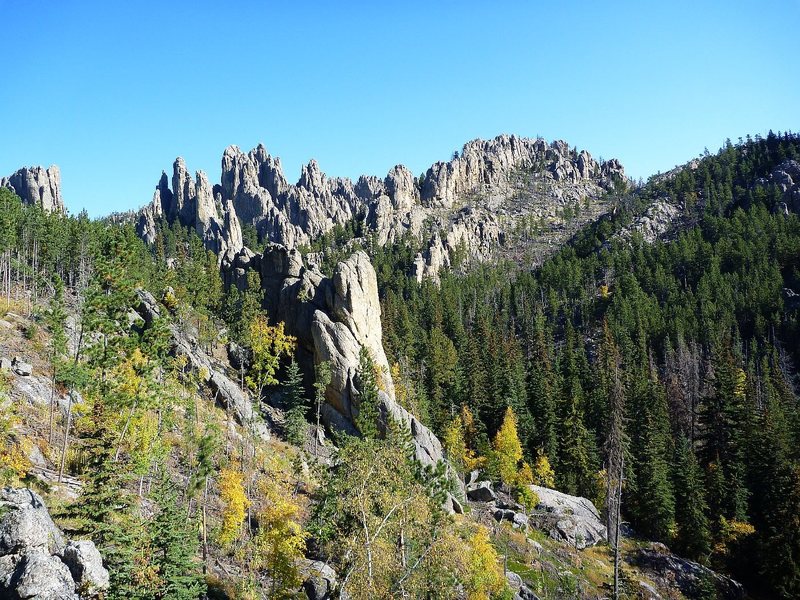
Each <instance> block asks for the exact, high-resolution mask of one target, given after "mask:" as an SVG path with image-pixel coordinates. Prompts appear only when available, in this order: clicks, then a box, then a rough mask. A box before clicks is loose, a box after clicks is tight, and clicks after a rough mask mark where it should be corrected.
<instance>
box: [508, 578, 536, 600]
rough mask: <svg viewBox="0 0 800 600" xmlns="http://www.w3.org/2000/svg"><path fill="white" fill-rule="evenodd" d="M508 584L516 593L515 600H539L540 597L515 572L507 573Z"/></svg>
mask: <svg viewBox="0 0 800 600" xmlns="http://www.w3.org/2000/svg"><path fill="white" fill-rule="evenodd" d="M506 582H507V583H508V587H509V588H511V591H512V592H514V600H539V597H538V596H537V595H536V594H534V593H533V591H532V590H531V589H530V588H529V587H528V586H527V585H525V582H524V581H522V577H520V576H519V575H517V574H516V573H514V572H513V571H507V572H506Z"/></svg>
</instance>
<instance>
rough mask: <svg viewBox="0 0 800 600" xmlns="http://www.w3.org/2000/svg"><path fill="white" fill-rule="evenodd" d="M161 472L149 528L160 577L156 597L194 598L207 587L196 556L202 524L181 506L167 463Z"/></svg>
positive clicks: (155, 565) (155, 562)
mask: <svg viewBox="0 0 800 600" xmlns="http://www.w3.org/2000/svg"><path fill="white" fill-rule="evenodd" d="M159 472H160V475H159V478H158V481H157V484H156V486H155V488H154V491H153V495H152V500H153V502H154V504H155V505H156V507H157V509H158V511H157V512H156V514H155V516H154V517H153V520H152V522H151V524H150V525H149V527H148V529H149V530H150V539H151V540H152V542H151V544H152V547H153V555H152V558H151V564H152V565H153V566H154V567H155V569H156V571H157V573H158V577H159V585H158V591H157V593H156V594H157V595H156V597H157V598H163V599H170V600H172V599H174V600H194V599H196V598H199V597H200V596H201V595H202V594H204V593H205V588H206V585H205V580H204V579H203V576H202V573H201V571H200V564H199V563H198V562H197V560H196V558H195V557H196V556H197V551H198V547H199V543H198V535H197V533H198V523H197V522H196V521H195V520H194V519H192V518H187V514H186V510H185V509H184V508H183V507H181V506H180V505H179V503H178V494H177V491H176V488H175V485H174V484H173V483H172V481H171V480H170V478H169V474H168V473H167V470H166V468H165V467H164V466H163V465H161V467H160V469H159Z"/></svg>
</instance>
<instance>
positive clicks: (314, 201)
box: [138, 135, 625, 279]
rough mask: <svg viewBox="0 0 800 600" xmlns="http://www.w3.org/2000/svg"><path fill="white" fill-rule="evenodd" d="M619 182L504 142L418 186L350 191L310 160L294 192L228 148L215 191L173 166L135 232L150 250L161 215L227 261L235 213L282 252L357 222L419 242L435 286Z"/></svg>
mask: <svg viewBox="0 0 800 600" xmlns="http://www.w3.org/2000/svg"><path fill="white" fill-rule="evenodd" d="M624 177H625V174H624V170H623V168H622V166H621V165H620V164H619V162H618V161H616V160H610V161H606V162H598V161H596V160H595V159H593V158H592V156H591V155H590V154H589V153H588V152H586V151H580V152H578V151H577V150H574V149H570V147H569V146H568V145H567V144H566V143H565V142H562V141H556V142H553V143H552V144H548V143H547V142H545V141H544V140H541V139H536V140H532V139H527V138H520V137H516V136H508V135H502V136H498V137H497V138H494V139H492V140H488V141H485V140H474V141H472V142H469V143H467V144H466V145H465V146H464V148H463V149H462V151H461V153H460V155H457V156H455V157H454V158H453V159H452V160H451V161H449V162H438V163H436V164H434V165H433V166H432V167H431V168H430V169H428V171H427V173H426V174H425V175H424V176H423V177H421V178H419V179H417V178H415V177H414V175H413V173H411V171H409V170H408V169H407V168H406V167H404V166H402V165H397V166H395V167H393V168H392V169H391V170H390V171H389V173H387V175H386V177H385V178H383V179H380V178H378V177H374V176H361V177H360V178H359V179H358V180H357V182H356V183H355V184H353V183H352V181H350V180H349V179H344V178H330V177H328V176H326V175H325V173H324V172H322V170H321V169H320V167H319V165H318V164H317V162H316V161H314V160H312V161H310V162H309V163H308V164H307V165H304V166H303V167H302V169H301V172H300V177H299V179H298V181H297V183H296V184H294V185H293V184H290V183H288V181H287V179H286V177H285V175H284V173H283V170H282V167H281V163H280V160H279V159H278V158H274V157H272V156H270V155H269V154H268V153H267V150H266V148H264V146H263V145H259V146H257V147H256V148H254V149H253V150H251V151H250V152H248V153H245V152H243V151H241V150H240V149H239V148H238V147H236V146H229V147H228V148H226V149H225V152H224V154H223V157H222V176H221V180H220V181H221V183H220V185H217V186H213V188H212V187H211V186H210V185H209V183H208V180H207V178H206V177H205V175H204V174H202V172H198V174H197V177H196V180H194V181H193V180H192V178H191V177H190V176H189V174H188V171H187V169H186V165H185V163H184V162H183V160H182V159H180V158H179V159H178V160H176V161H175V164H174V165H173V176H172V189H171V190H170V189H169V186H168V181H167V178H166V175H162V177H161V180H160V181H159V184H158V186H157V188H156V192H155V195H154V198H153V201H152V202H151V204H150V205H149V206H148V207H145V208H144V209H142V211H140V216H139V220H138V231H139V235H141V236H142V237H143V238H144V239H145V240H147V241H148V242H150V243H152V242H153V241H154V239H155V236H154V233H153V232H154V231H155V227H156V223H157V221H158V219H159V218H160V217H161V216H162V215H163V216H164V217H165V218H166V219H167V221H169V222H172V221H175V220H177V221H179V222H180V223H181V224H182V225H183V226H185V227H193V228H195V229H196V230H197V232H198V233H199V234H200V235H201V236H202V237H203V239H204V242H205V244H206V247H207V248H210V249H212V250H214V251H215V252H219V253H225V252H227V253H228V254H229V256H228V260H229V261H231V260H232V258H233V255H234V254H236V253H237V252H238V251H239V249H240V247H241V242H240V239H241V235H240V233H241V232H238V233H237V232H231V231H230V229H231V227H232V226H233V225H234V222H235V219H234V218H233V217H234V216H238V218H239V219H240V220H241V221H242V223H246V224H252V225H254V226H255V227H256V229H257V230H258V232H259V235H260V236H261V237H262V239H266V240H267V241H269V242H273V243H277V244H280V245H282V246H285V247H287V248H299V247H302V246H306V245H309V244H311V243H312V242H313V241H314V240H316V239H317V238H319V237H320V236H321V235H322V234H324V233H326V232H329V231H330V230H331V229H333V228H334V227H335V226H337V225H339V226H345V225H348V224H351V223H353V222H356V221H357V222H358V223H360V226H361V227H362V228H363V230H364V233H369V234H371V235H372V236H374V239H375V241H377V243H378V244H387V243H395V242H398V241H400V240H403V239H406V236H410V237H411V238H412V239H414V240H416V241H415V243H416V244H420V245H421V246H422V248H423V251H422V252H420V255H419V256H418V260H417V262H416V265H415V274H416V276H417V277H418V278H419V279H422V278H434V279H435V278H436V277H437V276H438V273H439V271H440V270H441V269H442V268H449V267H451V266H452V258H453V256H455V255H456V254H458V255H459V256H461V258H463V259H467V260H472V261H474V260H479V261H480V260H487V259H489V258H491V257H493V256H495V255H496V254H497V253H498V252H501V251H503V250H504V249H505V248H506V247H507V246H509V244H510V243H511V242H512V241H514V235H512V233H513V232H516V231H518V230H519V229H520V223H521V222H522V220H524V219H529V218H530V217H531V216H532V215H533V216H535V217H536V218H537V219H545V220H548V219H549V220H552V221H558V220H560V219H562V217H563V215H562V211H563V210H564V208H565V207H567V208H570V207H572V206H573V205H574V204H575V203H580V202H585V201H587V200H588V201H596V200H598V199H599V198H600V196H601V195H602V193H603V192H604V190H606V189H610V188H611V187H612V186H613V185H614V183H615V182H616V181H618V180H620V179H624ZM212 196H213V199H212ZM223 207H224V208H223ZM223 210H224V211H225V215H224V216H223V217H220V215H221V214H222V212H223ZM228 215H230V218H228ZM498 215H502V218H499V216H498ZM565 235H566V234H565Z"/></svg>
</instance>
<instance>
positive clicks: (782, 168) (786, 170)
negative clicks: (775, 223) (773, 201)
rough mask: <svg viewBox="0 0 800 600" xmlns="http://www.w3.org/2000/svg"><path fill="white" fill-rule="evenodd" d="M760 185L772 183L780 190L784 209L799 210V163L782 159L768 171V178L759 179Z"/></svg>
mask: <svg viewBox="0 0 800 600" xmlns="http://www.w3.org/2000/svg"><path fill="white" fill-rule="evenodd" d="M758 183H760V184H761V185H770V184H771V185H774V186H776V187H777V188H778V190H780V193H781V196H782V201H783V204H784V208H785V211H786V212H788V211H792V212H795V213H797V212H800V163H799V162H797V161H796V160H784V161H783V162H782V163H781V164H779V165H778V166H777V167H775V168H774V169H773V170H772V173H770V176H769V179H767V180H760V181H759V182H758Z"/></svg>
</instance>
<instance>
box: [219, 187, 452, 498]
mask: <svg viewBox="0 0 800 600" xmlns="http://www.w3.org/2000/svg"><path fill="white" fill-rule="evenodd" d="M309 185H315V184H309ZM222 267H223V272H224V273H225V278H226V280H228V281H230V282H231V283H232V284H234V285H236V284H238V285H242V280H243V279H245V278H246V273H247V270H249V269H255V270H258V272H259V275H260V279H261V287H262V289H263V290H264V292H265V294H264V297H265V300H264V308H265V309H266V311H267V314H268V315H270V317H271V318H272V319H274V320H275V321H282V322H283V323H284V325H285V327H286V331H287V332H288V333H289V334H291V335H293V336H295V337H296V338H297V344H298V348H297V357H298V359H299V363H300V366H301V368H303V370H304V371H305V373H306V376H307V378H306V381H307V383H309V382H310V381H311V379H312V378H313V372H314V367H315V366H316V365H318V364H320V363H321V362H328V363H329V364H330V365H331V382H330V384H329V385H328V387H327V388H326V390H325V400H326V403H325V405H324V406H323V407H322V411H321V414H322V417H323V420H324V421H325V423H326V425H328V426H329V427H331V428H333V429H337V430H344V431H347V432H348V433H351V434H355V433H356V431H355V429H354V427H353V423H354V422H355V419H356V417H357V416H358V413H359V406H360V398H359V393H358V390H357V387H356V383H355V382H356V378H357V373H358V371H359V362H360V352H361V349H362V348H366V349H367V351H368V353H369V355H370V357H371V358H372V361H373V363H374V365H375V367H376V370H377V372H378V386H379V394H378V397H379V406H378V409H379V411H380V415H381V423H382V424H383V425H384V426H385V424H386V423H388V421H389V419H392V420H394V421H396V422H398V423H402V424H403V425H405V426H406V427H407V428H408V430H409V432H410V433H411V436H412V439H413V442H414V447H415V456H416V458H417V460H418V461H419V462H420V463H421V464H422V465H424V466H430V467H434V466H436V465H437V464H438V463H440V462H442V461H443V460H444V453H443V451H442V445H441V443H440V442H439V440H438V439H437V438H436V436H435V435H434V434H433V432H432V431H431V430H430V429H428V428H427V427H425V426H424V425H423V424H422V423H420V422H419V420H418V419H417V418H416V417H414V415H412V414H411V413H409V412H408V411H406V410H405V409H404V408H403V407H401V406H400V405H399V404H397V402H395V399H394V384H393V382H392V378H391V374H390V371H389V362H388V360H387V358H386V354H385V352H384V350H383V334H382V327H381V307H380V301H379V298H378V284H377V277H376V275H375V270H374V268H373V267H372V264H371V263H370V260H369V257H368V256H367V255H366V253H364V252H361V251H359V252H355V253H354V254H353V255H352V256H351V257H350V258H348V259H347V260H345V261H343V262H341V263H339V264H338V265H337V266H336V268H335V269H334V272H333V276H332V277H326V276H324V275H322V274H321V273H320V272H319V271H318V270H316V269H315V268H307V267H306V265H305V264H304V262H303V257H302V256H301V254H300V253H299V252H298V251H297V250H296V249H289V248H286V247H285V246H281V245H278V244H270V245H268V246H267V248H266V249H265V250H264V252H263V254H252V253H250V252H249V251H248V250H247V249H246V248H245V249H244V250H242V252H241V253H240V254H239V255H237V256H235V257H233V259H232V260H228V259H226V260H225V261H223V265H222ZM448 502H449V504H448V510H452V511H455V512H460V510H461V505H460V503H459V502H458V501H457V500H456V499H455V498H451V499H450V500H449V501H448Z"/></svg>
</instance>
